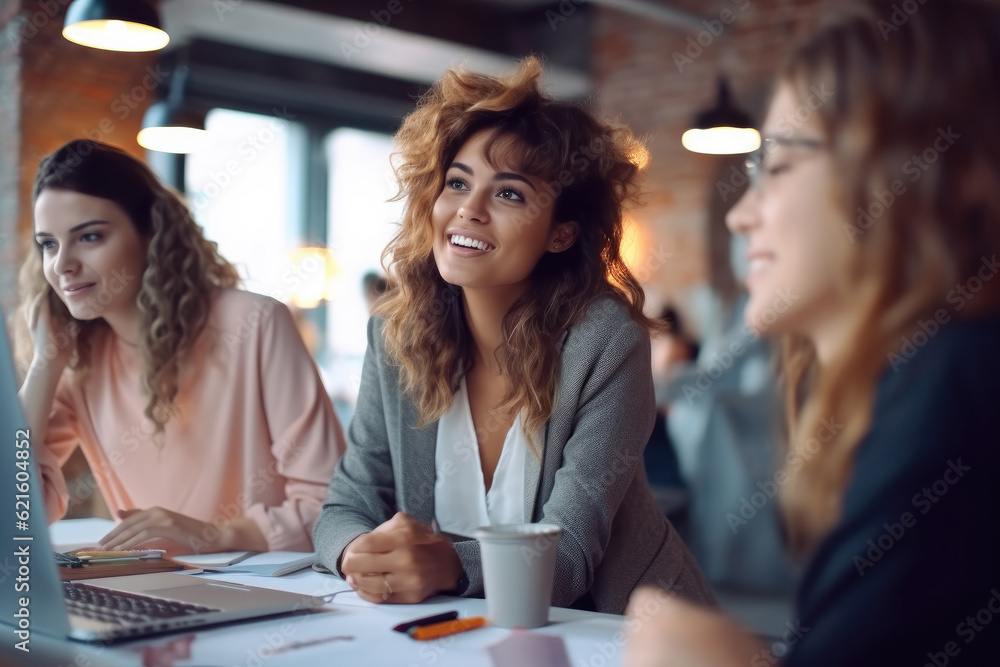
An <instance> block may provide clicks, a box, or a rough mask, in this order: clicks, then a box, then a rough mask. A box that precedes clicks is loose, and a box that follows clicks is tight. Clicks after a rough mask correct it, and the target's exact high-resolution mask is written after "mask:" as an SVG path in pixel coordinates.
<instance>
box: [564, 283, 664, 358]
mask: <svg viewBox="0 0 1000 667" xmlns="http://www.w3.org/2000/svg"><path fill="white" fill-rule="evenodd" d="M643 338H648V334H647V333H646V330H645V329H644V328H643V327H642V326H640V325H639V324H638V323H637V322H636V321H635V320H633V319H632V316H631V314H630V313H629V310H628V308H627V307H626V306H625V304H623V303H622V302H621V301H619V300H618V299H615V298H613V297H611V296H599V297H597V298H596V299H594V300H593V301H592V302H591V304H590V306H589V307H588V308H587V312H586V314H585V315H584V316H583V319H581V320H580V321H579V322H577V323H576V324H574V325H573V326H572V327H570V329H569V331H568V332H567V336H566V340H565V343H564V353H566V354H572V353H579V352H582V349H594V348H596V349H603V348H604V347H606V346H608V345H610V344H612V343H614V342H616V341H623V342H625V343H626V345H628V344H631V343H632V342H634V341H638V340H641V339H643Z"/></svg>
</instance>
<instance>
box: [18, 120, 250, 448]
mask: <svg viewBox="0 0 1000 667" xmlns="http://www.w3.org/2000/svg"><path fill="white" fill-rule="evenodd" d="M50 189H51V190H67V191H72V192H79V193H81V194H85V195H90V196H92V197H100V198H101V199H107V200H108V201H111V202H114V203H115V204H117V205H118V206H120V207H121V208H122V210H124V211H125V212H126V213H127V214H128V216H129V219H130V220H131V221H132V224H133V225H134V226H135V228H136V230H137V231H138V232H139V236H140V237H141V238H143V239H145V240H147V241H148V246H147V253H146V262H145V270H144V271H143V273H142V284H141V286H140V288H139V293H138V295H137V297H136V302H137V305H138V309H139V331H140V338H139V351H140V355H141V359H142V372H141V376H140V377H141V381H142V386H141V387H137V388H136V389H139V390H141V391H143V392H144V394H145V395H146V396H148V397H149V401H148V403H147V404H146V408H145V411H144V413H145V415H146V417H147V418H148V419H150V420H151V421H152V422H153V423H154V424H155V425H156V429H157V431H162V429H163V426H164V424H165V423H166V422H167V420H168V418H169V415H170V414H171V412H172V408H173V401H174V398H175V397H176V396H177V391H178V378H179V375H180V369H181V365H182V364H183V360H184V354H185V352H186V351H187V350H188V349H189V348H190V346H191V344H192V343H193V342H194V340H195V339H196V338H197V337H198V334H199V333H201V331H202V329H203V328H204V327H205V323H206V321H207V319H208V313H209V309H210V307H211V302H212V299H213V298H214V296H215V293H216V290H217V289H218V288H222V287H235V286H236V285H238V284H239V280H240V279H239V274H238V273H237V272H236V269H235V268H234V267H233V266H232V265H231V264H230V263H229V262H227V261H226V260H225V259H223V258H222V256H220V255H219V253H218V250H217V247H216V244H215V243H214V242H211V241H208V240H206V239H205V237H204V235H203V234H202V230H201V227H199V226H198V224H197V223H195V221H194V219H193V218H192V217H191V213H190V211H188V209H187V207H186V206H185V205H184V203H183V202H182V201H181V200H180V199H179V198H178V197H177V196H176V195H175V194H174V193H173V192H172V191H170V190H168V189H167V188H166V187H164V186H163V184H162V183H160V181H159V179H157V177H156V176H155V175H154V174H153V172H152V171H151V170H150V169H149V167H147V166H146V165H145V164H144V163H142V162H141V161H139V160H137V159H135V158H134V157H132V156H131V155H129V154H128V153H126V152H124V151H122V150H120V149H118V148H115V147H114V146H109V145H107V144H102V143H100V142H96V141H90V140H86V139H78V140H74V141H71V142H69V143H68V144H66V145H64V146H63V147H62V148H59V149H58V150H56V151H55V152H54V153H52V154H51V155H48V156H47V157H45V158H44V159H43V160H42V161H41V163H40V164H39V166H38V172H37V173H36V175H35V185H34V189H33V196H32V199H33V201H35V200H37V199H38V197H39V195H41V193H42V192H44V191H45V190H50ZM47 289H49V285H48V283H47V282H46V280H45V276H44V275H43V273H42V253H41V248H40V247H39V246H37V245H35V246H34V247H33V248H31V249H30V250H29V252H28V254H27V257H26V260H25V262H24V264H23V265H22V267H21V274H20V296H21V310H22V315H23V310H24V309H26V308H27V307H28V305H29V304H31V303H32V302H33V301H34V299H35V298H36V297H37V296H38V295H39V294H41V293H42V292H44V291H46V290H47ZM50 303H51V305H52V308H53V311H54V312H53V316H54V318H55V320H56V322H63V323H70V322H73V323H75V324H76V326H74V327H73V328H72V329H73V330H74V331H75V336H74V337H73V339H72V342H71V343H70V344H71V345H72V346H73V357H72V361H71V368H72V370H73V372H78V373H79V372H83V371H85V369H86V368H87V367H88V366H89V363H90V345H91V341H92V338H93V336H94V334H95V333H96V332H97V331H98V330H100V329H107V328H108V326H107V324H106V323H105V322H104V320H102V319H100V318H98V319H94V320H87V321H84V320H74V318H73V316H72V315H70V313H69V310H68V309H67V308H66V306H65V304H63V303H62V302H61V301H60V300H58V299H51V300H50ZM17 320H18V322H20V323H21V326H20V332H19V335H18V336H17V350H18V359H19V361H20V363H21V365H22V368H23V367H26V366H27V363H28V362H30V360H31V357H32V354H33V352H34V351H33V349H32V343H31V337H30V336H29V335H28V332H27V327H26V326H24V322H25V318H24V317H19V318H17Z"/></svg>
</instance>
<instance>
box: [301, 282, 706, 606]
mask: <svg viewBox="0 0 1000 667" xmlns="http://www.w3.org/2000/svg"><path fill="white" fill-rule="evenodd" d="M649 348H650V346H649V336H648V335H647V334H646V332H645V331H644V330H643V329H642V328H641V327H640V326H639V325H637V324H636V323H635V322H633V321H632V319H631V318H630V317H629V314H628V311H627V310H626V308H625V307H624V306H623V305H622V304H620V303H618V302H617V301H615V300H613V299H611V298H608V297H602V298H600V299H598V300H596V301H595V302H594V303H593V304H592V305H591V306H590V308H589V310H588V312H587V315H586V316H585V317H584V319H583V320H582V321H581V322H579V323H578V324H577V325H575V326H574V327H572V329H570V331H569V332H568V334H567V336H566V338H565V340H564V342H563V348H562V369H561V374H560V378H559V385H558V387H557V390H556V404H555V407H554V409H553V411H552V416H551V417H550V418H549V421H548V422H547V424H546V429H545V450H544V454H543V456H542V460H541V461H539V460H538V459H537V458H536V457H535V456H533V455H532V454H531V453H529V454H528V456H527V463H526V465H525V483H524V488H525V498H524V508H525V516H530V517H531V518H532V521H534V522H544V523H553V524H558V525H559V526H561V527H562V529H563V534H562V538H561V539H560V542H559V546H558V551H557V556H556V572H555V585H554V586H553V590H552V604H553V605H555V606H561V607H567V606H570V605H572V604H573V603H574V602H575V601H577V600H578V599H580V598H581V597H583V596H584V595H585V594H586V593H588V592H589V593H590V594H591V597H592V599H593V602H594V605H595V606H596V608H597V611H601V612H608V613H619V614H620V613H622V612H623V611H624V610H625V605H626V603H627V602H628V597H629V594H630V593H631V592H632V590H633V589H634V588H635V587H636V586H638V585H640V584H658V585H660V586H661V587H663V588H666V589H668V590H671V591H674V592H676V593H679V594H681V595H683V596H685V597H687V598H690V599H693V600H697V601H706V602H709V601H712V593H711V590H710V588H709V586H708V585H707V584H706V583H705V581H704V579H703V578H702V576H701V573H700V572H699V570H698V566H697V565H696V564H695V562H694V560H693V559H692V557H691V555H690V554H689V553H688V550H687V548H686V547H685V546H684V543H683V542H682V541H681V539H680V538H679V537H678V535H677V533H676V532H675V531H674V529H673V527H672V526H671V525H670V523H669V522H668V521H667V519H666V517H665V516H664V515H663V512H662V511H661V510H660V509H659V507H658V506H657V504H656V502H655V501H654V500H653V497H652V495H651V493H650V491H649V485H648V484H647V482H646V477H645V471H644V468H643V466H642V451H643V448H644V447H645V446H646V442H647V441H648V440H649V435H650V432H651V431H652V427H653V421H654V409H655V408H654V403H653V382H652V377H651V371H650V358H649V352H650V349H649ZM417 421H418V416H417V411H416V408H415V406H414V405H413V403H412V401H411V400H410V399H409V397H408V396H407V395H405V394H404V393H403V392H402V391H401V389H400V383H399V375H398V372H397V368H396V367H394V366H392V365H391V364H390V363H389V362H388V361H387V359H386V356H385V349H384V346H383V344H382V336H381V322H380V321H379V320H375V319H372V321H371V322H369V325H368V351H367V353H366V354H365V361H364V369H363V371H362V377H361V391H360V395H359V397H358V405H357V411H356V413H355V415H354V419H353V420H352V421H351V425H350V428H349V429H348V446H347V453H346V454H345V455H344V456H343V457H342V458H341V460H340V463H339V465H338V466H337V471H336V473H335V474H334V476H333V480H332V481H331V482H330V496H329V498H328V500H327V501H326V503H325V504H324V506H323V511H322V513H321V515H320V517H319V520H318V521H317V522H316V528H315V531H314V535H313V539H314V542H315V545H316V552H317V554H318V558H319V560H320V562H321V563H322V564H323V565H325V566H326V567H327V568H329V569H330V570H332V571H334V572H337V571H338V570H337V563H338V559H339V558H340V555H341V553H342V552H343V550H344V548H345V547H346V546H347V544H348V543H349V542H350V541H351V540H353V539H354V538H355V537H357V536H358V535H361V534H362V533H367V532H370V531H371V530H372V529H373V528H375V527H376V526H378V525H379V524H381V523H383V522H384V521H387V520H388V519H389V518H391V517H392V515H393V514H394V513H395V512H396V511H403V512H406V513H407V514H410V515H411V516H413V517H414V518H416V519H418V520H419V521H422V522H424V523H426V524H430V522H431V519H433V518H434V481H435V465H434V454H435V448H436V443H437V423H436V422H435V423H433V424H430V425H428V426H426V427H424V428H422V429H417V428H415V427H414V424H416V423H417ZM454 546H455V550H456V551H457V552H458V555H459V558H460V559H461V561H462V566H463V567H464V568H465V574H466V576H467V577H468V579H469V585H468V588H467V589H466V590H465V591H464V592H463V595H466V596H481V595H482V594H483V576H482V564H481V561H480V554H479V543H478V542H476V541H475V540H469V541H463V542H456V543H455V545H454Z"/></svg>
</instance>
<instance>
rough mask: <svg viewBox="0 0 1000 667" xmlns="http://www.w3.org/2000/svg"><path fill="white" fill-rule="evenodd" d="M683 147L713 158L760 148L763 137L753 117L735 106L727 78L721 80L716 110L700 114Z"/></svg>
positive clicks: (683, 138) (683, 142)
mask: <svg viewBox="0 0 1000 667" xmlns="http://www.w3.org/2000/svg"><path fill="white" fill-rule="evenodd" d="M681 144H682V145H683V146H684V148H686V149H688V150H689V151H693V152H695V153H711V154H714V155H726V154H734V153H750V152H752V151H755V150H757V149H758V148H760V133H759V132H757V130H756V129H754V127H753V123H752V122H751V121H750V116H749V115H747V114H746V113H745V112H743V111H741V110H740V109H738V108H736V107H735V106H734V105H733V103H732V100H731V96H730V94H729V84H728V82H727V81H726V78H725V77H724V76H723V77H719V93H718V100H717V101H716V105H715V107H714V108H712V109H709V110H708V111H703V112H701V113H699V114H698V116H697V117H696V118H695V121H694V127H692V128H691V129H689V130H688V131H687V132H685V133H684V134H683V135H682V136H681Z"/></svg>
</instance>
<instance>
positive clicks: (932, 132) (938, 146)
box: [778, 2, 1000, 553]
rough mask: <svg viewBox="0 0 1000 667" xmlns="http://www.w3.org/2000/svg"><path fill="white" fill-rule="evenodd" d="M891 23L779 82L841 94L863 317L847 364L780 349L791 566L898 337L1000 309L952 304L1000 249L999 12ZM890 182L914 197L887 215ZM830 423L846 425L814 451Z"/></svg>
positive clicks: (979, 299)
mask: <svg viewBox="0 0 1000 667" xmlns="http://www.w3.org/2000/svg"><path fill="white" fill-rule="evenodd" d="M891 11H892V10H891V8H889V6H888V5H884V6H883V9H881V10H880V9H879V6H878V5H868V6H864V7H855V8H853V9H852V10H850V12H849V13H847V14H846V15H845V16H843V17H841V18H840V19H839V20H838V21H837V22H835V23H833V24H831V25H829V26H827V27H825V28H824V29H822V30H821V31H820V32H818V33H817V34H815V35H814V36H813V37H812V38H810V39H808V40H807V41H806V42H804V43H803V44H802V45H801V46H800V47H799V48H798V49H797V50H796V51H794V53H793V54H792V55H791V57H790V58H789V59H788V61H787V63H786V64H785V65H784V67H783V68H782V69H781V71H780V73H779V76H778V81H779V83H785V84H790V85H791V86H793V87H794V89H796V90H797V91H798V93H799V96H800V99H802V100H806V99H808V95H809V91H810V88H811V87H815V86H818V85H822V86H825V87H827V89H831V90H832V91H833V93H832V96H831V97H830V99H829V101H828V102H826V103H825V104H824V105H822V106H820V107H819V108H818V110H817V111H816V113H817V118H818V119H819V121H820V124H821V125H822V128H823V131H824V133H825V135H826V139H827V140H828V143H829V145H830V146H831V149H832V151H833V155H834V160H835V164H836V173H838V174H840V175H841V179H842V180H841V181H840V182H839V183H838V184H837V186H838V188H839V194H840V204H841V205H842V206H843V211H844V212H845V215H847V216H848V220H849V223H850V224H848V225H847V226H846V227H845V233H847V234H848V236H849V237H851V240H852V241H853V245H852V258H851V265H850V266H845V267H843V271H842V274H843V275H844V276H850V277H851V280H852V281H853V285H852V286H851V287H852V307H853V308H854V309H855V310H854V315H855V317H854V324H853V330H852V332H851V334H850V335H849V338H848V340H849V343H848V344H847V345H845V346H843V347H844V350H843V352H842V353H841V354H840V356H839V358H837V359H833V360H831V361H830V362H829V363H825V364H824V365H823V367H822V368H820V367H819V365H818V364H817V360H816V353H815V350H814V348H813V346H812V344H811V343H810V342H808V341H807V340H805V339H803V338H801V337H797V336H791V337H788V338H787V339H786V340H785V341H784V342H783V354H782V356H783V368H784V372H785V378H786V391H787V399H786V406H787V408H788V415H789V428H790V434H791V438H790V441H791V445H790V446H791V447H792V449H793V452H792V453H793V454H799V455H798V456H791V457H790V459H788V460H794V461H795V462H796V464H795V465H796V466H801V467H799V468H797V469H796V467H791V468H789V469H788V474H789V482H788V484H787V485H786V487H785V492H784V494H783V499H782V502H783V509H784V514H785V517H786V520H787V526H788V529H789V531H788V532H789V535H790V537H791V545H792V547H793V549H794V550H795V551H797V552H798V553H806V552H808V551H809V550H810V549H812V548H813V547H815V546H816V544H817V543H818V541H819V540H820V539H821V538H822V537H823V535H824V534H825V533H826V532H827V531H828V530H829V529H830V528H831V527H832V525H833V524H834V522H835V521H836V520H837V518H838V517H839V514H840V511H841V506H842V501H843V494H844V490H845V487H846V486H847V483H848V480H849V477H850V475H851V473H852V466H853V463H852V462H853V458H854V454H855V451H856V449H857V447H858V444H859V443H860V442H861V440H862V439H863V438H864V437H865V435H866V433H867V432H868V430H869V427H870V422H871V416H872V409H873V404H874V400H875V393H876V387H877V384H878V382H879V379H880V377H881V376H882V374H883V373H884V372H886V371H887V370H888V365H889V360H890V358H891V355H892V354H893V353H894V352H895V353H898V352H899V350H900V346H901V341H902V340H903V339H904V337H909V336H911V335H913V334H914V332H916V331H917V330H918V329H919V324H920V322H921V320H923V321H925V322H926V320H927V319H928V318H930V319H933V316H934V314H935V312H936V311H937V310H938V309H939V308H946V309H947V311H948V312H949V313H950V314H952V315H953V316H954V317H956V318H975V317H979V316H982V315H984V314H987V313H991V312H995V311H996V310H997V309H998V307H1000V280H994V281H990V282H986V283H984V287H983V290H982V291H981V292H980V293H978V294H977V295H976V298H975V299H973V300H970V301H968V303H967V304H965V306H966V307H964V308H962V309H961V311H960V312H959V311H957V310H956V309H955V308H954V307H953V306H952V305H951V304H949V303H947V295H948V294H949V292H950V291H952V290H954V288H955V287H956V285H959V284H964V283H965V281H966V280H968V279H969V278H970V277H971V276H975V275H976V272H977V271H978V270H979V269H980V267H981V266H982V264H983V256H984V254H985V256H986V257H987V258H988V257H989V256H990V255H991V254H993V253H995V252H996V251H997V249H998V248H1000V187H997V184H998V183H1000V129H998V125H997V119H998V118H1000V87H998V86H996V85H993V84H990V83H989V82H990V81H995V80H996V65H997V63H1000V11H997V9H996V8H995V7H989V6H987V5H985V4H982V3H977V2H951V3H927V4H926V5H921V7H920V9H919V10H918V11H917V12H915V13H914V14H911V15H909V16H908V18H907V20H906V22H905V23H904V24H902V25H901V26H897V25H896V24H894V23H892V22H891V21H890V18H889V17H890V13H891ZM949 133H951V134H949ZM956 134H957V135H958V136H957V137H955V135H956ZM949 142H950V143H949ZM928 151H933V152H934V153H935V154H936V157H934V158H933V159H932V158H931V157H929V156H930V153H929V152H928ZM921 157H922V160H923V162H922V164H920V165H918V164H917V162H915V159H921ZM897 180H898V181H900V182H901V183H903V184H904V185H905V192H904V193H903V194H894V195H893V198H894V201H891V202H890V203H888V204H887V203H886V202H888V201H889V200H888V197H887V196H886V193H890V194H891V193H892V186H893V183H894V182H895V181H897ZM897 189H898V188H897ZM859 211H863V212H865V214H866V215H868V217H867V218H865V217H864V216H861V215H860V214H859ZM880 211H881V213H879V212H880ZM803 397H805V398H804V399H803ZM824 419H826V420H831V421H833V422H836V423H837V424H842V425H843V427H842V428H837V429H833V430H835V431H836V433H835V434H834V435H833V437H832V438H831V439H829V441H828V442H825V443H823V444H822V445H821V446H820V447H819V448H818V449H817V448H816V447H815V441H816V438H817V434H818V433H820V432H823V431H821V425H822V420H824ZM900 445H901V450H900V454H901V455H905V451H904V450H903V447H904V446H905V443H900Z"/></svg>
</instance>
